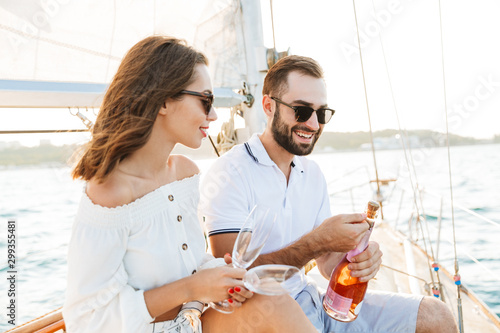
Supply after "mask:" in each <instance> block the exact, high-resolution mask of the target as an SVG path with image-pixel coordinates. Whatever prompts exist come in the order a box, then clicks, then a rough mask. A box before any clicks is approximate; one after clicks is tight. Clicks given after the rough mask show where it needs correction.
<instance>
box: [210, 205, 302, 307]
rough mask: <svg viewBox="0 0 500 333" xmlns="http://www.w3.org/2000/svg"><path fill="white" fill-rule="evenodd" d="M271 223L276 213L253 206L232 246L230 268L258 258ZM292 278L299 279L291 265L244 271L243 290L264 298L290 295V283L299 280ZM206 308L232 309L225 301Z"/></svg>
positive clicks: (243, 266)
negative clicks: (266, 296)
mask: <svg viewBox="0 0 500 333" xmlns="http://www.w3.org/2000/svg"><path fill="white" fill-rule="evenodd" d="M275 221H276V213H275V212H274V211H272V210H271V209H270V208H269V207H265V206H262V205H256V206H254V207H253V209H252V210H251V212H250V214H248V216H247V218H246V220H245V223H244V224H243V226H242V227H241V229H240V232H239V233H238V237H237V238H236V242H235V243H234V247H233V254H232V260H233V262H232V265H233V266H234V267H238V268H244V269H246V268H248V267H249V266H250V265H252V263H253V262H254V261H255V259H257V257H258V256H259V255H260V252H261V251H262V248H263V247H264V245H265V243H266V241H267V239H268V237H269V235H270V233H271V230H272V228H273V225H274V222H275ZM249 273H250V274H249ZM247 275H248V276H247ZM294 276H299V277H300V278H303V277H302V274H300V270H299V269H298V268H296V267H293V266H287V265H262V266H258V267H254V268H252V269H251V270H250V271H249V272H247V274H246V275H245V277H244V278H243V281H244V284H245V287H247V289H249V290H251V291H253V292H257V293H261V294H265V295H281V294H284V293H289V292H291V291H292V290H293V289H294V288H295V287H296V286H295V285H294V283H290V282H291V281H292V280H294V281H296V280H299V281H301V280H300V278H299V279H297V278H296V279H292V277H294ZM301 282H302V281H301ZM210 306H211V307H212V308H213V309H215V310H217V311H219V312H222V313H231V312H233V311H234V308H233V307H231V306H230V305H229V302H228V301H227V300H224V301H221V302H211V303H210Z"/></svg>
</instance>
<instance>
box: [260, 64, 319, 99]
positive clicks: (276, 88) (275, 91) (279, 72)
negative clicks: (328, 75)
mask: <svg viewBox="0 0 500 333" xmlns="http://www.w3.org/2000/svg"><path fill="white" fill-rule="evenodd" d="M291 72H299V73H301V74H304V75H309V76H312V77H315V78H318V79H322V78H323V69H322V68H321V66H320V65H319V64H318V63H317V62H316V60H314V59H311V58H309V57H302V56H298V55H291V56H287V57H285V58H283V59H280V60H279V61H278V62H277V63H276V64H274V65H273V66H272V67H271V69H269V72H267V75H266V78H265V79H264V87H263V88H262V95H269V96H272V97H276V98H281V95H283V94H284V93H285V92H286V91H287V90H288V74H290V73H291Z"/></svg>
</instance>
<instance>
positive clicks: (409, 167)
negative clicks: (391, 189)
mask: <svg viewBox="0 0 500 333" xmlns="http://www.w3.org/2000/svg"><path fill="white" fill-rule="evenodd" d="M372 7H373V12H374V13H375V12H376V8H375V2H374V0H372ZM378 38H379V42H380V48H381V50H382V56H383V58H384V65H385V71H386V74H387V79H388V81H389V90H390V93H391V98H392V103H393V107H394V112H395V114H396V120H397V124H398V131H399V136H400V139H401V144H402V147H403V153H404V157H405V161H406V167H407V170H408V176H409V180H410V184H411V188H412V191H413V202H414V206H415V209H416V213H417V214H416V216H417V223H419V220H420V216H421V215H420V212H419V206H418V203H417V194H418V197H419V201H420V205H421V207H422V213H423V219H424V221H425V225H426V230H427V237H426V236H425V234H424V230H423V229H422V238H423V240H424V247H425V249H426V252H427V242H426V238H429V239H430V233H429V228H428V223H427V219H426V218H425V212H424V205H423V200H422V193H421V191H420V190H419V188H418V178H417V170H416V168H415V163H414V161H413V153H412V150H411V145H410V144H408V150H409V154H408V153H407V149H406V148H407V147H406V142H405V139H404V138H405V137H406V138H408V133H407V132H406V131H404V133H403V130H402V128H401V122H400V118H399V110H398V108H397V104H396V98H395V96H394V89H393V85H392V79H391V76H390V73H389V65H388V62H387V56H386V53H385V47H384V43H383V41H382V34H381V33H380V34H379V35H378ZM408 155H410V161H411V165H410V161H409V160H408ZM412 169H413V173H414V176H415V183H414V180H413V177H412V174H413V173H412ZM421 227H422V226H421ZM429 247H430V250H431V256H432V258H436V257H435V255H434V249H433V246H432V243H429ZM428 264H429V269H430V267H431V266H430V263H428ZM436 276H437V280H438V286H439V287H440V286H441V279H440V276H439V271H436ZM431 279H432V283H433V284H434V278H433V274H432V271H431ZM441 294H442V293H441Z"/></svg>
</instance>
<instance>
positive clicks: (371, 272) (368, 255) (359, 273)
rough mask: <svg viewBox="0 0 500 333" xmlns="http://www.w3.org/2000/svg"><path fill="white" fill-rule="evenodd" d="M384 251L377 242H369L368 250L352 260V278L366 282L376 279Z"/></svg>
mask: <svg viewBox="0 0 500 333" xmlns="http://www.w3.org/2000/svg"><path fill="white" fill-rule="evenodd" d="M382 255H383V254H382V251H380V248H379V245H378V243H377V242H369V243H368V247H367V248H366V250H364V251H363V252H361V253H360V254H358V255H357V256H355V257H353V258H352V262H351V263H350V264H349V266H348V268H349V269H350V270H351V276H352V277H357V278H359V280H360V281H361V282H366V281H368V280H370V279H372V278H374V277H375V275H376V274H377V272H378V270H379V269H380V265H381V264H382Z"/></svg>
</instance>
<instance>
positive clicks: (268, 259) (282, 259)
mask: <svg viewBox="0 0 500 333" xmlns="http://www.w3.org/2000/svg"><path fill="white" fill-rule="evenodd" d="M325 251H326V250H325V247H324V246H323V244H321V241H320V240H319V239H318V237H317V235H316V233H315V232H314V231H311V232H310V233H308V234H306V235H304V236H303V237H302V238H300V239H299V240H298V241H296V242H295V243H293V244H291V245H289V246H287V247H285V248H282V249H280V250H278V251H275V252H272V253H267V254H261V255H260V256H259V257H258V258H257V259H256V260H255V262H254V263H253V265H252V267H254V266H259V265H266V264H282V265H290V266H295V267H298V268H302V267H303V266H304V265H305V264H307V263H308V262H309V261H310V260H311V259H316V258H318V257H320V256H321V255H323V253H325Z"/></svg>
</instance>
